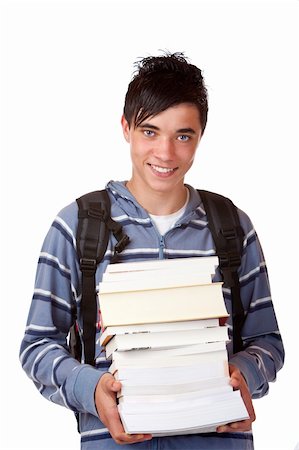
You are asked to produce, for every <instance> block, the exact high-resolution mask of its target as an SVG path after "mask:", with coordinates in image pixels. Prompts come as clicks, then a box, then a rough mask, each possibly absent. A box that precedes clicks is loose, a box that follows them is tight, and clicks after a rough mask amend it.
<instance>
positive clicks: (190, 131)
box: [139, 123, 196, 134]
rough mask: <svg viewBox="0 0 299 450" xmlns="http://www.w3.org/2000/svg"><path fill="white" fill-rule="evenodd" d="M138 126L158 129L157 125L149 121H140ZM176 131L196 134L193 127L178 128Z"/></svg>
mask: <svg viewBox="0 0 299 450" xmlns="http://www.w3.org/2000/svg"><path fill="white" fill-rule="evenodd" d="M139 127H140V128H148V129H149V130H155V131H160V128H159V127H156V125H152V124H150V123H141V124H140V125H139ZM176 133H189V134H196V132H195V130H193V128H180V129H178V130H176Z"/></svg>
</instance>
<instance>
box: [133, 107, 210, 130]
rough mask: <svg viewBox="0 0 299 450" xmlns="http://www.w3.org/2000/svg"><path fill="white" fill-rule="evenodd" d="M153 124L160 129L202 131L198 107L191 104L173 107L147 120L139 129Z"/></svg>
mask: <svg viewBox="0 0 299 450" xmlns="http://www.w3.org/2000/svg"><path fill="white" fill-rule="evenodd" d="M145 124H151V125H153V126H156V127H158V128H170V127H171V128H176V129H181V128H190V127H191V128H193V129H196V131H199V130H200V129H201V125H200V116H199V111H198V109H197V107H196V106H195V105H193V104H190V103H181V104H179V105H175V106H171V107H170V108H167V109H165V110H164V111H162V112H160V113H158V114H155V115H153V116H150V117H148V118H147V119H145V120H144V121H143V122H142V123H141V124H140V125H139V127H143V126H144V125H145Z"/></svg>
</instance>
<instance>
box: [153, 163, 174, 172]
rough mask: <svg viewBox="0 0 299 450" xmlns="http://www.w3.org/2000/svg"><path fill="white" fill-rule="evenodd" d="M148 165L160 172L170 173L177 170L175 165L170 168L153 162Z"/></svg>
mask: <svg viewBox="0 0 299 450" xmlns="http://www.w3.org/2000/svg"><path fill="white" fill-rule="evenodd" d="M149 166H150V167H151V168H152V170H154V171H155V172H158V173H161V174H171V173H173V172H175V171H176V170H177V167H174V168H171V167H161V166H156V165H155V164H149Z"/></svg>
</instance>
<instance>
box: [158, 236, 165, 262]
mask: <svg viewBox="0 0 299 450" xmlns="http://www.w3.org/2000/svg"><path fill="white" fill-rule="evenodd" d="M164 248H165V241H164V236H161V235H160V243H159V259H164Z"/></svg>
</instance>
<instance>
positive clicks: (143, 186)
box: [122, 103, 201, 205]
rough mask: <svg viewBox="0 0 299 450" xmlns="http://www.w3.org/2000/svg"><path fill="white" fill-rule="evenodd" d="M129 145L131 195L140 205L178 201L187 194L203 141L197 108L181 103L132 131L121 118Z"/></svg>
mask: <svg viewBox="0 0 299 450" xmlns="http://www.w3.org/2000/svg"><path fill="white" fill-rule="evenodd" d="M122 127H123V132H124V136H125V139H126V141H127V142H128V143H129V144H130V149H131V159H132V177H131V180H130V181H129V182H128V187H129V189H130V191H131V192H132V193H133V194H134V195H135V197H136V198H137V200H138V201H139V203H141V204H142V205H144V204H147V203H148V202H150V201H151V199H155V198H157V197H159V198H163V199H164V200H166V201H167V199H168V198H169V199H172V200H173V199H176V198H177V199H178V203H180V200H179V199H181V198H182V195H184V196H185V194H183V193H184V192H185V188H184V177H185V174H186V173H187V172H188V170H189V169H190V167H191V166H192V163H193V160H194V157H195V152H196V148H197V145H198V143H199V141H200V137H201V126H200V119H199V112H198V109H197V108H196V106H194V105H192V104H188V103H182V104H179V105H177V106H173V107H171V108H168V109H166V110H165V111H162V112H161V113H159V114H157V115H156V116H152V117H150V118H148V119H146V120H145V121H144V122H142V123H141V124H140V125H139V126H138V127H136V128H134V126H133V125H131V127H129V124H128V122H127V121H126V119H125V118H124V117H122ZM184 198H185V197H184Z"/></svg>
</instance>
